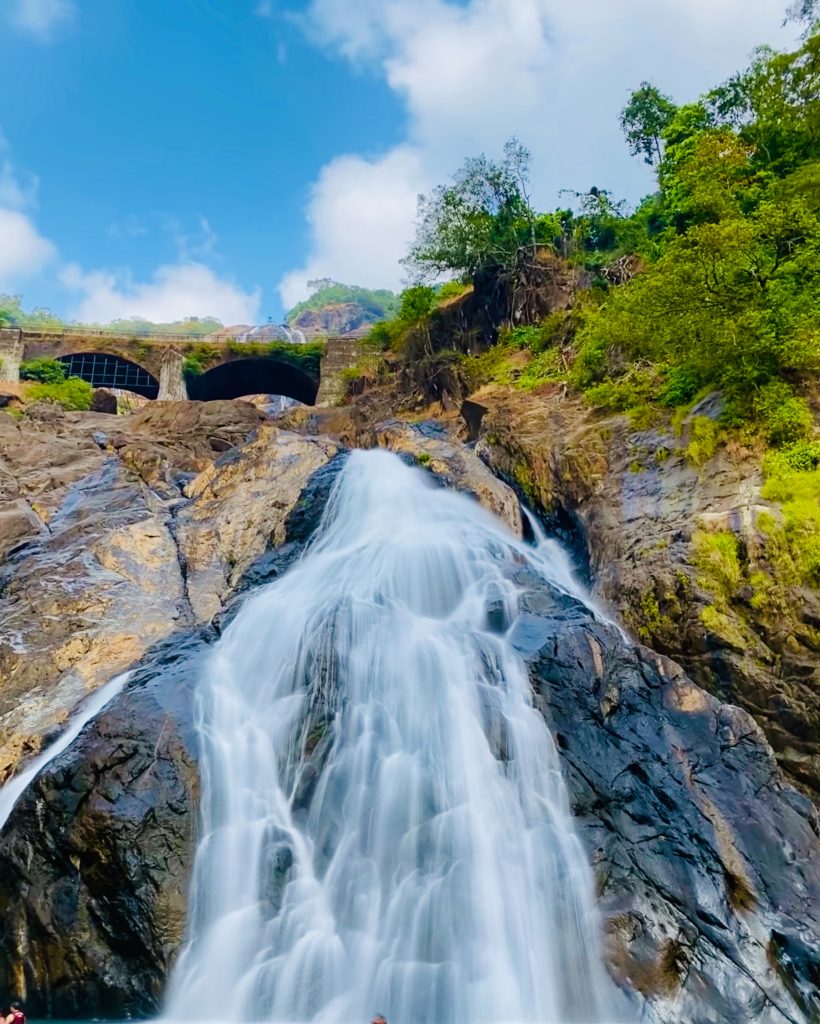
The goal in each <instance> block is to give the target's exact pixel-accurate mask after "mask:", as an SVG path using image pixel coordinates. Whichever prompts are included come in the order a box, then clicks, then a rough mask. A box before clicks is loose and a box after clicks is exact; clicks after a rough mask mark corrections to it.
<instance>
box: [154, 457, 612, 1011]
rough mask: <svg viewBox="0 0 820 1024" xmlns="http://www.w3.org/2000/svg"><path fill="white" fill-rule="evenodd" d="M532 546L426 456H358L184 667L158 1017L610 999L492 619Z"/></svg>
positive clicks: (582, 1006) (512, 667)
mask: <svg viewBox="0 0 820 1024" xmlns="http://www.w3.org/2000/svg"><path fill="white" fill-rule="evenodd" d="M525 562H528V563H529V565H530V567H531V569H533V570H534V571H536V572H538V573H539V574H540V575H542V576H543V575H545V574H546V575H549V574H550V572H551V570H550V567H549V566H550V563H549V559H548V558H547V556H546V554H545V553H544V550H543V548H542V549H541V550H540V553H539V552H533V550H532V549H530V548H528V547H527V546H526V545H524V544H523V543H520V542H518V541H516V540H515V539H514V538H513V537H511V536H510V535H509V534H508V533H507V532H506V531H505V530H504V529H503V528H502V527H501V526H500V525H499V524H498V523H497V522H496V521H495V520H493V519H492V518H491V517H490V516H489V514H488V513H486V512H485V511H484V510H483V509H482V508H481V507H480V506H479V505H478V504H477V503H476V502H475V501H473V500H471V499H470V498H468V497H465V496H463V495H460V494H457V493H455V492H452V491H449V490H445V489H442V488H438V487H436V486H435V485H434V483H433V481H432V479H431V478H430V477H429V475H428V474H426V473H425V472H424V471H422V470H419V469H411V468H408V467H407V466H406V465H405V464H404V463H403V462H402V461H401V460H400V459H399V458H398V457H397V456H395V455H392V454H388V453H386V452H382V451H372V452H354V453H353V454H351V455H350V457H349V458H348V461H347V463H346V465H345V467H344V469H343V470H342V472H341V474H340V476H339V478H338V480H337V483H336V485H335V487H334V490H333V493H332V495H331V498H330V500H329V502H328V506H327V508H326V510H325V513H324V517H323V520H322V523H321V526H320V528H319V531H318V533H317V536H316V538H315V539H314V541H313V543H312V544H311V546H310V547H309V548H308V550H307V551H306V553H305V554H304V555H303V557H302V559H301V560H300V561H299V562H298V563H297V564H296V565H295V566H294V567H293V568H292V569H291V571H290V572H289V573H288V574H286V575H285V576H284V577H282V578H281V579H279V580H277V581H276V582H274V583H272V584H270V585H268V586H266V587H265V588H263V589H262V590H260V591H259V592H258V593H257V594H256V595H254V596H253V597H252V598H250V599H249V600H248V602H247V603H246V604H245V605H244V606H243V608H242V609H241V610H240V612H239V613H238V615H237V616H236V618H235V619H234V621H233V622H232V623H231V625H230V626H229V627H228V629H227V630H226V631H225V633H224V634H223V636H222V638H221V639H220V641H219V643H218V644H217V645H216V646H215V648H214V650H213V653H212V655H211V657H210V661H209V663H208V664H207V665H206V667H205V669H204V674H203V677H202V679H201V680H200V685H199V689H198V697H197V725H198V729H199V734H200V739H201V746H202V758H201V766H202V775H203V800H202V810H201V838H200V842H199V847H198V851H197V855H196V861H195V866H194V877H193V880H192V891H191V905H190V911H189V918H190V920H189V930H190V937H189V941H188V943H187V946H186V948H185V950H184V951H183V953H182V955H181V956H180V959H179V961H178V963H177V965H176V968H175V971H174V976H173V978H172V981H171V986H170V991H169V998H168V1005H167V1016H168V1017H169V1018H172V1019H175V1020H182V1019H187V1020H196V1021H204V1020H209V1019H215V1018H219V1019H220V1020H223V1021H224V1020H236V1021H300V1022H302V1021H312V1022H313V1021H316V1022H328V1024H356V1022H363V1024H366V1022H367V1021H369V1020H370V1019H371V1017H372V1016H373V1015H374V1014H375V1013H376V1012H381V1013H383V1014H384V1015H385V1016H386V1017H387V1020H388V1021H390V1024H499V1022H550V1024H559V1022H560V1024H565V1022H570V1021H572V1022H576V1021H585V1022H591V1021H595V1022H601V1021H605V1020H606V1021H611V1020H612V1019H613V1017H614V1016H615V1012H614V1010H613V1009H612V999H613V995H612V992H611V990H610V987H609V983H608V981H607V979H606V975H605V972H604V969H603V967H602V957H601V953H600V940H599V934H598V931H599V925H598V921H597V918H596V914H595V911H594V906H593V896H592V888H593V886H592V877H591V871H590V868H589V866H588V863H587V860H586V857H585V854H584V851H583V849H582V848H581V845H580V843H579V840H578V838H577V836H576V834H575V832H574V828H573V822H572V819H571V815H570V812H569V808H568V803H567V794H566V789H565V786H564V782H563V780H562V777H561V772H560V767H559V763H558V758H557V755H556V750H555V746H554V744H553V741H552V738H551V736H550V733H549V730H548V728H547V726H546V725H545V723H544V719H543V717H542V716H541V714H539V713H538V712H537V711H536V710H535V709H534V708H533V706H532V698H531V689H530V683H529V679H528V676H527V672H526V668H525V666H524V664H523V662H522V660H521V657H520V655H519V654H518V653H517V651H516V650H515V649H514V648H513V646H512V645H511V643H510V642H509V641H508V639H507V633H508V631H509V629H510V627H511V625H512V623H513V622H514V620H515V617H516V614H517V607H518V589H517V587H516V585H515V584H514V583H513V582H512V581H511V576H512V574H514V573H515V572H516V570H520V568H521V567H522V564H523V563H525ZM567 570H568V566H567V565H565V564H560V563H559V564H558V566H557V568H556V578H555V580H554V582H555V583H556V584H558V585H559V587H561V588H562V589H567V588H568V587H571V586H574V584H572V583H571V579H569V577H568V576H567Z"/></svg>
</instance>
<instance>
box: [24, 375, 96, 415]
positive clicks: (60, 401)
mask: <svg viewBox="0 0 820 1024" xmlns="http://www.w3.org/2000/svg"><path fill="white" fill-rule="evenodd" d="M28 397H29V398H30V399H31V400H32V401H34V402H53V403H54V404H56V405H61V406H62V407H63V408H64V409H69V410H87V409H90V408H91V400H92V398H93V397H94V389H93V388H92V387H91V385H90V384H89V383H88V382H87V381H84V380H82V379H81V378H80V377H69V378H68V380H62V381H60V382H59V383H54V384H32V385H31V386H30V387H29V389H28Z"/></svg>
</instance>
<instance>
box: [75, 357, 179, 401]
mask: <svg viewBox="0 0 820 1024" xmlns="http://www.w3.org/2000/svg"><path fill="white" fill-rule="evenodd" d="M57 359H58V360H59V361H60V362H61V363H62V364H63V365H64V366H65V367H66V375H67V376H69V377H82V379H83V380H85V381H88V383H89V384H91V386H92V387H95V388H121V389H122V390H123V391H133V392H135V394H138V395H142V396H143V397H144V398H156V397H157V395H158V394H159V381H158V380H157V378H156V377H155V376H154V375H153V374H151V373H149V372H148V371H147V370H144V369H143V368H142V367H141V366H139V365H138V364H137V363H132V362H131V360H130V359H123V357H122V356H115V355H112V354H110V353H108V352H73V353H71V354H70V355H66V356H58V357H57Z"/></svg>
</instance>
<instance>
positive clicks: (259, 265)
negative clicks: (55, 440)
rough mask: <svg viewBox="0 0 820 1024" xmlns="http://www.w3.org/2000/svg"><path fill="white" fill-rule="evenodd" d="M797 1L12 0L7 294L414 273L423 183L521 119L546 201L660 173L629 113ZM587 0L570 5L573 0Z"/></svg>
mask: <svg viewBox="0 0 820 1024" xmlns="http://www.w3.org/2000/svg"><path fill="white" fill-rule="evenodd" d="M784 6H785V5H784V4H783V3H781V2H780V0H708V2H707V0H687V2H685V3H683V4H681V3H680V0H622V2H621V3H619V4H612V3H610V2H609V0H583V2H579V3H576V4H573V5H569V4H567V3H566V2H565V0H560V2H559V0H459V2H456V0H304V2H302V3H294V2H288V3H286V2H285V0H0V67H2V68H3V86H2V90H1V91H0V131H1V132H2V136H0V291H13V292H18V293H21V294H22V295H23V297H24V301H25V305H26V306H29V307H30V306H34V305H47V306H50V307H52V308H53V309H54V310H55V311H56V312H58V313H60V314H61V315H64V316H71V317H82V318H84V319H91V320H102V321H104V320H108V319H111V318H113V317H115V316H131V315H143V316H147V317H149V318H152V319H171V318H174V317H176V316H183V315H207V314H209V313H214V314H216V315H218V316H220V318H221V319H223V320H225V321H226V322H227V321H231V322H236V321H242V320H247V321H251V320H254V321H259V320H264V319H266V318H267V316H269V315H271V316H273V317H275V318H276V319H278V318H280V317H281V315H282V313H283V309H284V307H286V306H288V305H290V304H292V303H293V302H294V301H296V300H298V299H299V298H301V297H303V296H304V295H305V294H306V292H307V281H308V280H309V279H310V278H312V277H317V276H326V275H327V276H333V277H335V278H337V279H339V280H343V281H349V282H351V283H360V284H366V285H370V286H387V287H396V286H398V285H399V284H400V282H401V271H400V269H399V268H398V259H399V257H400V256H401V254H402V252H403V251H404V249H405V247H406V244H407V241H408V240H409V238H410V237H411V236H412V222H413V214H414V210H415V198H416V195H417V193H418V192H419V191H424V190H425V189H428V188H430V187H431V186H432V185H433V184H435V183H436V182H438V181H440V180H442V179H443V178H444V177H446V175H447V174H448V173H450V172H451V171H453V170H454V169H455V168H456V167H457V166H458V164H459V163H460V162H461V159H462V158H463V157H464V156H465V155H468V154H473V153H477V152H480V151H482V150H486V151H487V152H498V151H499V149H500V147H501V145H502V144H503V141H504V139H505V138H507V137H508V136H509V135H511V134H517V135H518V136H519V137H520V138H521V139H522V141H524V142H525V144H527V145H528V146H529V147H530V148H531V149H532V151H533V156H534V185H535V197H536V199H537V201H538V202H539V203H540V204H541V205H543V206H550V205H553V204H554V203H556V202H557V198H558V197H557V193H558V189H560V188H562V187H569V188H579V189H580V188H586V187H588V186H589V185H591V184H597V185H599V186H603V187H609V188H612V189H614V190H615V191H617V192H618V193H619V194H620V195H625V196H627V197H628V198H629V199H631V200H635V199H637V198H638V197H639V196H640V195H641V194H642V193H643V192H645V191H648V189H649V188H650V185H651V182H650V180H649V178H648V176H647V172H646V171H645V169H644V168H643V167H642V166H641V165H640V163H638V162H637V161H635V160H633V159H632V158H630V157H629V154H628V153H627V152H626V149H625V147H624V145H623V142H622V140H621V138H620V135H619V131H618V125H617V114H618V110H619V109H620V107H621V106H622V104H623V102H624V99H625V97H626V95H627V92H628V89H629V88H630V87H631V86H633V85H636V84H637V83H638V82H639V81H640V80H641V79H644V78H649V79H652V80H654V81H656V82H657V83H658V84H659V85H661V86H662V87H663V88H665V89H666V90H667V91H669V92H671V93H672V94H673V95H674V96H675V97H676V98H677V99H680V100H684V99H688V98H692V97H694V96H695V95H697V93H698V92H700V91H702V90H704V89H706V88H708V86H709V85H711V84H714V83H715V82H717V81H719V80H721V79H722V78H723V77H725V76H726V75H728V74H729V73H730V72H731V71H733V70H734V69H736V68H737V67H739V66H740V65H741V64H742V63H743V62H744V60H745V57H746V55H747V54H748V53H749V51H750V49H751V48H752V46H753V45H755V44H757V43H760V42H772V43H774V44H775V45H784V44H786V43H787V42H789V34H788V33H784V31H783V30H782V29H781V28H780V22H781V21H782V13H783V7H784ZM570 7H572V8H573V9H571V10H569V9H568V8H570Z"/></svg>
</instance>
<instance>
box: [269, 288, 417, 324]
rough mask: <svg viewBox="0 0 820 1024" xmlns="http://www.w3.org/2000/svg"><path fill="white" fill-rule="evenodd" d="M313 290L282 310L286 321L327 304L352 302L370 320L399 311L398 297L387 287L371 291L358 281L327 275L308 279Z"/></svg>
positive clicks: (288, 321) (336, 304)
mask: <svg viewBox="0 0 820 1024" xmlns="http://www.w3.org/2000/svg"><path fill="white" fill-rule="evenodd" d="M308 288H310V289H311V291H312V294H311V296H310V297H309V298H307V299H305V301H304V302H300V303H298V304H297V305H296V306H294V307H293V309H290V310H288V312H287V313H286V314H285V322H286V323H289V324H292V323H293V322H294V321H295V320H296V319H298V317H299V316H300V315H301V314H302V313H307V312H318V311H319V310H322V309H325V308H327V307H328V306H341V305H346V304H348V303H353V304H354V305H356V306H359V307H360V308H361V310H362V312H363V313H365V314H366V315H367V318H368V319H371V320H386V319H388V318H389V317H392V316H394V315H395V314H396V313H397V312H398V308H399V297H398V296H397V295H396V294H394V293H393V292H391V291H388V290H387V289H386V288H380V289H377V290H376V291H371V289H369V288H359V287H358V286H357V285H351V284H340V283H339V282H338V281H332V280H331V279H330V278H327V277H326V278H321V279H319V280H316V281H308Z"/></svg>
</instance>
